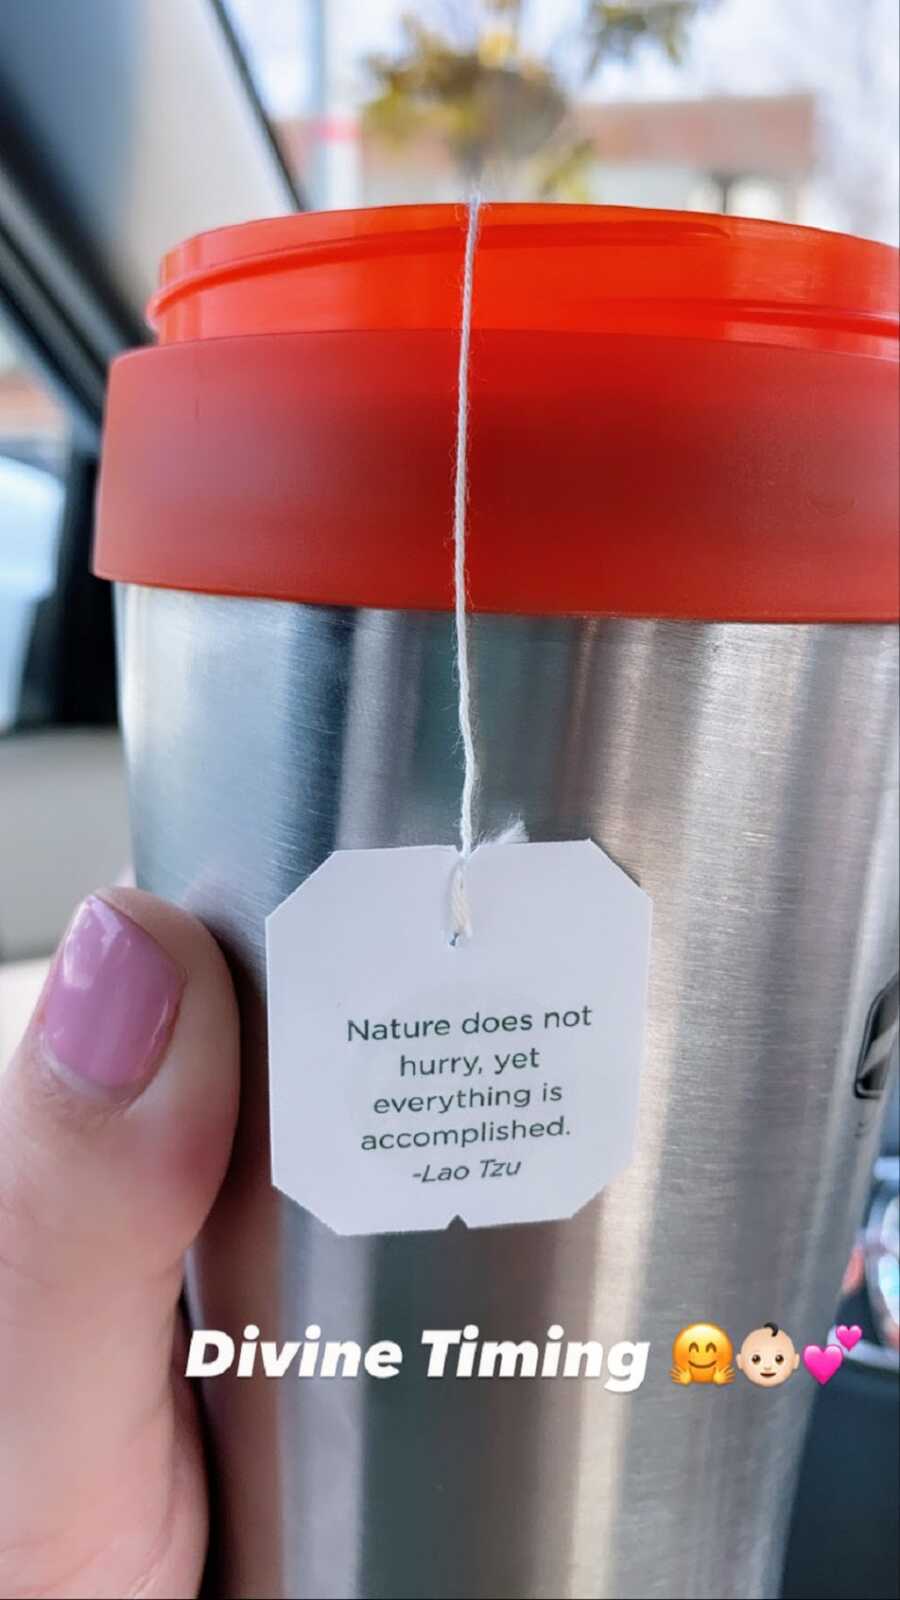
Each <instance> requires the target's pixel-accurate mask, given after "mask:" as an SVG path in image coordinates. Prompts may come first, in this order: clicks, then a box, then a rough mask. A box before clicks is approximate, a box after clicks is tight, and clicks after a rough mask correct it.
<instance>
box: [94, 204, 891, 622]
mask: <svg viewBox="0 0 900 1600" xmlns="http://www.w3.org/2000/svg"><path fill="white" fill-rule="evenodd" d="M466 221H467V217H466V212H465V209H464V208H462V207H458V206H404V207H394V208H387V209H383V210H373V211H356V212H326V213H322V214H319V215H305V216H293V217H284V218H277V219H274V220H272V221H265V222H255V223H248V224H246V225H244V226H241V227H237V228H226V229H221V230H219V231H217V232H214V233H209V234H203V235H201V236H199V237H198V238H196V239H192V240H189V241H188V242H187V243H186V244H184V245H182V246H180V247H179V249H177V250H175V251H173V252H172V254H171V255H169V256H168V257H167V258H166V260H165V262H164V263H163V271H162V280H161V287H160V290H159V292H158V294H157V295H156V296H155V298H154V300H153V302H152V305H151V308H150V315H151V320H152V321H153V323H154V325H155V326H156V328H157V331H158V334H159V337H160V341H161V342H160V344H159V345H158V346H157V347H156V348H154V349H148V350H142V351H139V352H137V353H135V354H132V355H128V356H125V357H123V358H121V359H120V360H119V361H117V362H115V363H114V366H113V369H112V376H111V381H110V391H109V400H108V410H107V424H106V442H105V447H104V456H103V472H102V478H101V488H100V500H99V512H98V533H97V543H96V551H95V568H96V571H97V572H98V573H99V574H100V575H101V576H103V577H108V578H114V579H117V580H121V581H125V582H133V583H142V584H155V585H162V586H165V587H169V588H179V589H193V590H202V591H205V592H209V593H219V594H242V595H261V596H268V597H271V598H284V599H291V600H302V601H308V602H318V603H336V604H346V605H368V606H386V607H395V606H396V607H406V608H422V609H435V608H444V607H447V606H448V605H449V604H450V603H451V553H450V549H449V534H450V522H451V500H452V477H453V441H454V433H455V409H456V361H457V354H458V337H459V336H458V326H459V306H460V278H461V268H462V252H463V244H464V238H465V230H466ZM897 266H898V258H897V252H896V251H894V250H892V249H890V248H889V247H888V246H886V245H879V244H874V243H871V242H869V241H865V240H860V239H853V238H849V237H847V236H846V235H842V234H833V233H820V232H817V231H815V230H812V229H807V228H796V227H786V226H783V225H781V224H777V223H766V222H753V221H747V220H744V219H738V218H733V217H718V216H701V215H699V214H696V213H679V212H663V211H639V210H632V209H620V208H607V207H595V206H590V207H586V206H543V205H541V206H536V205H488V206H485V207H484V208H483V211H482V217H481V225H480V232H479V239H478V248H477V256H476V267H475V290H474V311H473V340H472V355H471V378H470V381H471V413H470V429H471V434H470V437H471V446H470V472H469V480H470V502H469V535H470V542H469V589H470V603H471V606H472V609H474V610H479V611H495V612H496V611H508V612H519V613H545V614H578V613H588V614H593V615H626V616H651V617H653V616H655V617H680V618H698V619H710V620H713V619H719V620H723V621H726V620H741V621H755V620H766V619H769V620H778V621H881V620H888V619H892V618H894V617H896V616H897V614H898V584H900V572H898V548H897V524H898V500H900V495H898V463H897V450H896V442H897V428H898V404H897V402H898V385H897V356H898V346H897V324H898V306H897Z"/></svg>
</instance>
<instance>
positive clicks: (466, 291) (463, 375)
mask: <svg viewBox="0 0 900 1600" xmlns="http://www.w3.org/2000/svg"><path fill="white" fill-rule="evenodd" d="M480 211H481V196H480V195H479V194H477V193H476V194H473V195H472V197H471V199H470V200H469V204H468V222H467V227H466V245H465V253H464V256H463V276H462V310H461V314H460V328H459V364H458V367H457V379H456V459H455V470H454V480H453V615H454V632H455V653H456V681H457V688H458V695H457V719H458V723H459V738H460V743H461V745H462V750H463V783H462V794H461V796H460V806H459V853H458V856H457V859H456V863H455V866H454V869H453V875H452V878H451V883H450V943H451V944H452V945H455V944H457V943H458V941H459V940H460V939H462V938H466V939H469V938H471V936H472V913H471V909H470V907H469V896H468V892H467V888H466V867H467V865H468V863H469V861H470V859H471V857H472V855H473V854H474V852H475V851H476V850H477V848H478V841H477V838H476V831H475V807H476V802H477V799H478V788H479V783H480V781H481V771H480V768H479V765H478V751H477V749H476V745H475V728H474V717H473V713H472V674H471V667H470V660H469V626H468V610H467V607H468V583H467V569H466V535H467V528H466V511H467V503H468V490H469V364H470V363H469V354H470V347H471V342H472V298H473V290H474V284H475V247H476V245H477V243H478V226H479V221H480ZM526 838H527V834H526V832H525V828H524V825H523V824H522V822H521V821H515V822H513V823H511V824H510V826H509V827H508V828H506V829H505V830H504V831H503V832H502V833H501V834H499V835H498V836H497V837H496V838H495V839H494V840H492V841H491V842H492V843H495V844H513V843H516V844H518V843H521V842H524V840H525V839H526Z"/></svg>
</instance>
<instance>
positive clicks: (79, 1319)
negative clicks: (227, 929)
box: [0, 889, 238, 1595]
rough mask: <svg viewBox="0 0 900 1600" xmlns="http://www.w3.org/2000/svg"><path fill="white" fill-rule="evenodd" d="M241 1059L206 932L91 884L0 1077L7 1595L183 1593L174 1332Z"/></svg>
mask: <svg viewBox="0 0 900 1600" xmlns="http://www.w3.org/2000/svg"><path fill="white" fill-rule="evenodd" d="M237 1075H238V1033H237V1020H236V1008H235V1002H234V995H233V992H232V988H231V982H230V979H229V976H228V972H227V969H226V966H225V962H224V960H223V958H222V955H221V953H220V952H219V950H218V948H217V946H216V944H215V943H214V941H213V939H212V938H211V937H210V935H209V934H208V933H207V932H206V930H205V929H204V928H203V927H202V926H201V925H200V924H199V923H198V922H196V921H195V920H194V919H193V918H192V917H189V916H188V915H187V914H186V913H184V912H181V911H178V910H176V909H175V908H174V907H171V906H167V905H165V904H163V903H162V902H160V901H158V900H155V899H154V898H153V897H152V896H150V895H146V894H142V893H141V892H139V891H137V890H124V889H115V890H110V891H104V893H103V896H102V897H100V896H92V897H91V898H90V899H88V900H86V901H85V902H84V904H83V905H82V906H80V907H79V909H78V911H77V912H76V914H75V916H74V918H73V920H72V923H71V925H70V927H69V930H68V933H67V934H66V937H65V939H64V940H63V943H62V945H61V947H60V950H59V952H58V953H57V956H56V959H55V961H54V963H53V966H52V968H51V972H50V976H49V977H48V980H47V983H46V985H45V988H44V991H43V994H42V995H41V998H40V1000H39V1002H38V1005H37V1007H36V1010H35V1013H34V1016H33V1018H32V1020H31V1022H30V1024H29V1027H28V1029H27V1032H26V1035H25V1038H24V1040H23V1042H22V1045H21V1046H20V1048H19V1050H18V1052H17V1054H16V1056H15V1057H14V1059H13V1061H12V1062H11V1064H10V1065H9V1067H8V1068H7V1069H6V1071H5V1072H3V1073H2V1074H0V1419H2V1420H0V1484H2V1485H3V1491H2V1494H0V1593H2V1594H5V1595H17V1594H24V1593H29V1594H48V1595H49V1594H54V1595H55V1594H60V1595H61V1594H81V1595H84V1594H91V1595H94V1594H96V1595H105V1594H110V1595H115V1594H123V1593H132V1592H138V1590H139V1591H140V1592H141V1593H142V1594H144V1593H146V1594H148V1595H150V1594H155V1593H159V1594H180V1593H194V1592H196V1585H197V1584H198V1583H199V1575H200V1570H201V1567H202V1560H203V1549H204V1544H205V1528H206V1523H205V1515H206V1513H205V1495H204V1491H203V1481H202V1470H201V1461H200V1455H199V1451H198V1449H197V1446H196V1440H195V1439H193V1438H192V1437H191V1426H190V1422H189V1424H188V1426H187V1427H185V1424H184V1418H185V1415H188V1416H189V1413H186V1412H185V1408H184V1405H183V1403H182V1401H183V1397H180V1398H177V1399H176V1398H173V1387H172V1343H173V1335H174V1329H175V1322H176V1316H177V1307H178V1299H179V1296H180V1292H181V1283H182V1257H183V1254H184V1251H185V1250H186V1248H187V1246H188V1245H189V1244H190V1243H191V1241H192V1239H193V1238H194V1237H195V1235H196V1233H197V1232H198V1230H199V1228H200V1226H201V1224H202V1222H203V1220H204V1218H205V1216H206V1213H207V1212H208V1210H209V1208H210V1206H211V1204H212V1201H213V1199H214V1197H215V1194H216V1191H217V1189H218V1187H219V1184H220V1183H221V1180H222V1177H223V1174H224V1170H225V1166H226V1163H227V1160H228V1154H229V1149H230V1144H231V1138H232V1133H233V1128H234V1119H235V1115H236V1109H237Z"/></svg>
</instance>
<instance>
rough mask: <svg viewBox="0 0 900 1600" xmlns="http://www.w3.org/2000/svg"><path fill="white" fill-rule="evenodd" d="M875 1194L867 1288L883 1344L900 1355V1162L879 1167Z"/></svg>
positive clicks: (886, 1160)
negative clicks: (899, 1189)
mask: <svg viewBox="0 0 900 1600" xmlns="http://www.w3.org/2000/svg"><path fill="white" fill-rule="evenodd" d="M875 1183H876V1187H875V1194H874V1197H873V1200H872V1205H871V1209H870V1211H869V1215H868V1217H867V1218H866V1227H865V1244H864V1249H865V1258H866V1287H867V1289H868V1291H869V1300H870V1302H871V1306H872V1312H873V1315H874V1317H875V1322H876V1325H877V1330H878V1335H879V1338H880V1339H881V1341H882V1343H883V1344H885V1345H887V1347H888V1349H889V1350H890V1351H892V1352H893V1358H892V1363H891V1364H892V1366H893V1367H894V1369H895V1370H896V1368H897V1364H898V1352H900V1194H898V1183H900V1161H898V1160H897V1159H896V1158H894V1159H892V1158H890V1157H883V1158H882V1159H881V1160H880V1161H878V1162H876V1164H875Z"/></svg>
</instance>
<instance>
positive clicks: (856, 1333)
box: [834, 1322, 862, 1350]
mask: <svg viewBox="0 0 900 1600" xmlns="http://www.w3.org/2000/svg"><path fill="white" fill-rule="evenodd" d="M834 1331H835V1333H836V1334H837V1336H838V1338H839V1339H840V1341H841V1344H842V1345H843V1346H844V1349H845V1350H855V1348H856V1346H857V1345H858V1344H859V1341H860V1339H861V1338H862V1328H861V1327H860V1325H859V1323H858V1322H854V1323H853V1325H852V1327H849V1328H848V1327H847V1324H846V1322H842V1323H841V1325H840V1327H839V1328H835V1330H834Z"/></svg>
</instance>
